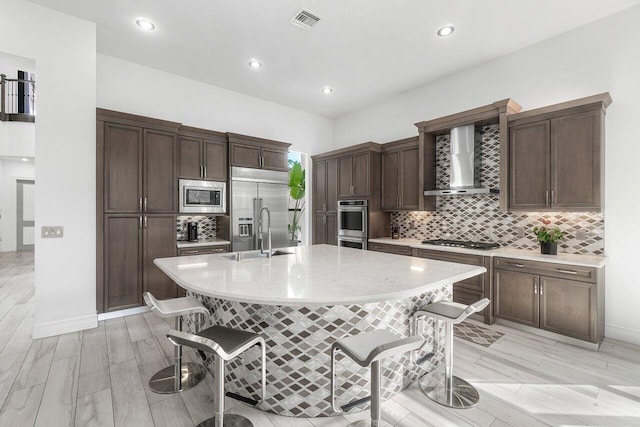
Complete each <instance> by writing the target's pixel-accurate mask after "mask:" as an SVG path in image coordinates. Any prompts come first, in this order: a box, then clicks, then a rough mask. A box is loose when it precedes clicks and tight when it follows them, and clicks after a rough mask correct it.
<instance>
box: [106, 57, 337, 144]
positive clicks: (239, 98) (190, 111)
mask: <svg viewBox="0 0 640 427" xmlns="http://www.w3.org/2000/svg"><path fill="white" fill-rule="evenodd" d="M97 105H98V107H100V108H107V109H110V110H116V111H123V112H126V113H132V114H139V115H143V116H147V117H154V118H158V119H165V120H171V121H174V122H179V123H183V124H185V125H189V126H195V127H200V128H204V129H211V130H216V131H219V132H234V133H241V134H245V135H251V136H257V137H260V138H268V139H274V140H278V141H284V142H289V143H291V144H293V145H292V146H291V150H293V151H299V152H302V153H314V152H321V151H326V149H327V148H328V147H330V146H331V143H332V138H333V135H332V130H333V121H332V120H331V119H328V118H326V117H322V116H317V115H314V114H309V113H305V112H303V111H300V110H296V109H293V108H289V107H285V106H283V105H280V104H276V103H273V102H268V101H264V100H261V99H258V98H254V97H252V96H248V95H243V94H240V93H237V92H232V91H229V90H226V89H222V88H219V87H216V86H212V85H209V84H205V83H201V82H198V81H195V80H190V79H186V78H183V77H180V76H177V75H174V74H169V73H166V72H163V71H158V70H155V69H153V68H148V67H144V66H142V65H137V64H134V63H131V62H127V61H122V60H120V59H116V58H113V57H110V56H106V55H98V102H97Z"/></svg>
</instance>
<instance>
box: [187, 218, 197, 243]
mask: <svg viewBox="0 0 640 427" xmlns="http://www.w3.org/2000/svg"><path fill="white" fill-rule="evenodd" d="M187 240H188V241H190V242H197V241H198V223H197V222H195V221H192V222H189V223H187Z"/></svg>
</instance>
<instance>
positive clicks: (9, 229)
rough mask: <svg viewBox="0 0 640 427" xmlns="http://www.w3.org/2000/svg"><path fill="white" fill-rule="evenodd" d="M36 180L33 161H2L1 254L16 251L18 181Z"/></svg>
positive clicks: (0, 167) (0, 188)
mask: <svg viewBox="0 0 640 427" xmlns="http://www.w3.org/2000/svg"><path fill="white" fill-rule="evenodd" d="M23 178H27V179H28V178H31V179H33V178H35V171H34V164H33V161H29V162H23V161H21V160H19V159H17V160H14V159H0V215H1V217H0V252H9V251H15V250H16V202H17V199H16V196H17V195H16V179H23Z"/></svg>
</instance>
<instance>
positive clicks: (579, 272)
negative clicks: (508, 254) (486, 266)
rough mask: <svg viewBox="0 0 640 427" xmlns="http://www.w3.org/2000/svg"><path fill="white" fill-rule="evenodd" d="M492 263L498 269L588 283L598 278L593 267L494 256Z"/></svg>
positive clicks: (594, 281)
mask: <svg viewBox="0 0 640 427" xmlns="http://www.w3.org/2000/svg"><path fill="white" fill-rule="evenodd" d="M494 263H495V264H494V267H495V268H496V269H500V270H509V271H522V272H526V273H536V274H541V275H544V276H551V277H560V278H564V279H571V280H578V281H581V282H589V283H596V282H597V280H598V274H597V269H596V268H594V267H583V266H577V265H566V264H556V263H551V262H541V261H528V260H521V259H515V258H500V257H496V258H495V260H494Z"/></svg>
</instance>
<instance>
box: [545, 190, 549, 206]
mask: <svg viewBox="0 0 640 427" xmlns="http://www.w3.org/2000/svg"><path fill="white" fill-rule="evenodd" d="M544 205H545V206H549V190H547V191H545V192H544Z"/></svg>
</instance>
